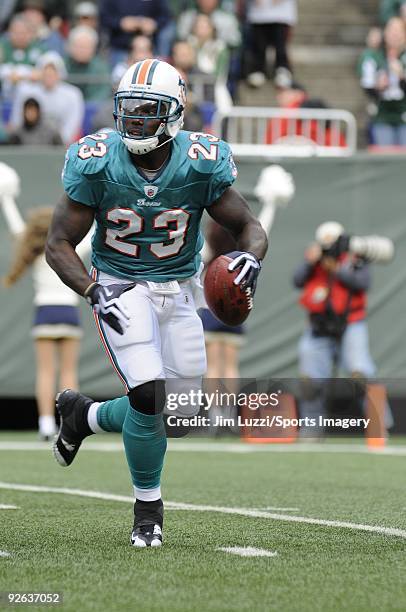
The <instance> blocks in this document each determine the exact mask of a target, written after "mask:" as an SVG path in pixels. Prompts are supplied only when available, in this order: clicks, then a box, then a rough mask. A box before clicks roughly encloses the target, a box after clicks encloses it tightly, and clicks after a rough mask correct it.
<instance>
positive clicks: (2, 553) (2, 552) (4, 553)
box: [0, 550, 11, 557]
mask: <svg viewBox="0 0 406 612" xmlns="http://www.w3.org/2000/svg"><path fill="white" fill-rule="evenodd" d="M0 557H11V555H10V553H9V552H7V551H6V550H0Z"/></svg>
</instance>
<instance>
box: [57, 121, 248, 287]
mask: <svg viewBox="0 0 406 612" xmlns="http://www.w3.org/2000/svg"><path fill="white" fill-rule="evenodd" d="M236 176H237V170H236V167H235V164H234V161H233V158H232V155H231V151H230V148H229V146H228V145H227V144H226V143H225V142H223V141H221V140H219V139H218V138H216V137H214V136H211V135H209V134H200V133H193V132H185V131H181V132H179V134H178V135H177V136H176V138H175V139H174V140H173V141H172V147H171V155H170V158H169V160H168V161H167V163H166V164H165V166H164V167H163V168H162V169H161V170H160V172H159V173H158V174H157V175H156V176H155V178H154V179H153V180H148V178H146V176H145V175H144V174H143V173H142V170H141V169H140V168H137V167H136V166H134V164H133V163H132V162H131V159H130V155H129V152H128V150H127V148H126V147H125V145H124V144H123V142H122V141H121V138H120V136H119V135H118V133H117V132H114V131H111V132H105V133H104V132H102V133H98V134H92V135H90V136H86V137H85V138H82V139H81V140H80V141H79V142H77V143H75V144H73V145H71V146H70V147H69V149H68V151H67V154H66V160H65V166H64V170H63V173H62V180H63V185H64V188H65V191H66V193H67V195H68V196H69V197H70V198H71V199H72V200H75V201H76V202H80V203H82V204H85V205H87V206H91V207H92V208H94V209H95V218H96V230H95V234H94V236H93V241H92V265H93V266H94V267H95V268H97V269H98V270H101V271H102V272H106V273H108V274H112V275H114V276H118V277H122V278H126V279H142V280H151V281H157V282H166V281H170V280H176V279H182V278H188V277H190V276H193V274H195V273H196V271H197V270H198V268H199V265H200V250H201V248H202V246H203V237H202V235H201V232H200V220H201V216H202V213H203V210H204V209H205V208H206V207H208V206H210V204H212V203H213V202H214V201H215V200H217V198H219V197H220V196H221V194H222V193H223V192H224V190H225V189H227V187H229V186H230V185H232V183H233V182H234V180H235V178H236Z"/></svg>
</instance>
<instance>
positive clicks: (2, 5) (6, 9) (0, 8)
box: [0, 0, 18, 32]
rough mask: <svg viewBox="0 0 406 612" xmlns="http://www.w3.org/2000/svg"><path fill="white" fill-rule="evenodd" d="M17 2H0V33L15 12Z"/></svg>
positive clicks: (15, 0)
mask: <svg viewBox="0 0 406 612" xmlns="http://www.w3.org/2000/svg"><path fill="white" fill-rule="evenodd" d="M17 2H18V0H2V2H0V32H2V31H3V30H4V29H5V27H6V24H7V22H8V20H9V19H10V17H11V15H12V14H13V13H14V12H15V10H16V6H17Z"/></svg>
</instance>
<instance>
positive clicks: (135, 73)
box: [131, 62, 142, 84]
mask: <svg viewBox="0 0 406 612" xmlns="http://www.w3.org/2000/svg"><path fill="white" fill-rule="evenodd" d="M141 65H142V62H137V63H136V64H135V68H134V74H133V78H132V79H131V83H132V84H133V83H135V82H136V80H137V76H138V73H139V71H140V68H141Z"/></svg>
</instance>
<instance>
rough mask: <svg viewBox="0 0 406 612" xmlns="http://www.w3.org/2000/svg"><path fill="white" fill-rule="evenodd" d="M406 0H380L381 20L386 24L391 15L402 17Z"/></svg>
mask: <svg viewBox="0 0 406 612" xmlns="http://www.w3.org/2000/svg"><path fill="white" fill-rule="evenodd" d="M405 8H406V0H381V6H380V11H379V12H380V17H381V22H382V23H383V24H384V25H386V24H387V22H388V21H389V19H392V17H398V16H399V15H401V16H402V17H404V11H405Z"/></svg>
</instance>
